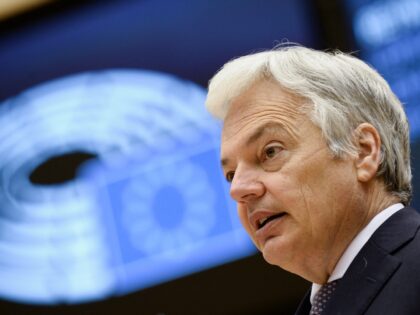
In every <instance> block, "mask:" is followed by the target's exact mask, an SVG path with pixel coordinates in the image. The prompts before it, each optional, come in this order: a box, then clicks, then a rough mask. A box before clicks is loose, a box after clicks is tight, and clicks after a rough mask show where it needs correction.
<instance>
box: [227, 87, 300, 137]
mask: <svg viewBox="0 0 420 315" xmlns="http://www.w3.org/2000/svg"><path fill="white" fill-rule="evenodd" d="M307 112H308V101H307V100H306V99H304V98H303V97H300V96H297V95H294V94H291V93H290V92H288V91H286V90H284V89H283V88H281V87H280V86H279V85H278V84H277V83H275V82H273V81H272V80H267V81H260V82H257V83H256V84H254V85H253V86H251V87H250V89H248V90H247V91H246V92H244V93H242V94H240V95H239V96H238V97H236V98H235V99H234V100H233V101H232V104H231V107H230V109H229V111H228V113H227V115H226V118H225V121H224V126H223V135H222V137H223V140H228V139H230V138H231V137H233V136H234V135H235V134H238V133H242V132H246V131H247V129H251V128H253V127H255V124H258V125H263V124H265V123H268V122H271V121H275V122H277V123H278V124H280V125H282V126H284V129H285V131H287V132H288V133H289V134H290V135H291V136H294V137H296V135H297V122H298V121H299V120H301V119H304V118H308V116H307Z"/></svg>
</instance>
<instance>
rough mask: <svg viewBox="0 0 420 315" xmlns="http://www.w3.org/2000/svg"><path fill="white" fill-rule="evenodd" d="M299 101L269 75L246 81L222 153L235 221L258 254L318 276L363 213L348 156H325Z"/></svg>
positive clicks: (308, 275)
mask: <svg viewBox="0 0 420 315" xmlns="http://www.w3.org/2000/svg"><path fill="white" fill-rule="evenodd" d="M303 104H304V100H303V99H302V98H299V97H297V96H294V95H292V94H290V93H288V92H286V91H285V90H283V89H282V88H281V87H280V86H279V85H278V84H276V83H275V82H273V81H270V80H265V81H261V82H258V83H256V84H254V85H252V86H251V88H249V89H248V90H246V91H245V92H244V93H243V94H241V95H239V96H238V97H237V98H235V99H234V101H233V102H232V105H231V108H230V109H229V111H228V114H227V116H226V119H225V121H224V127H223V133H222V148H221V158H222V165H223V169H224V173H225V175H226V177H227V179H228V180H229V181H231V188H230V194H231V196H232V198H233V199H235V200H236V201H237V203H238V213H239V217H240V219H241V222H242V224H243V225H244V227H245V229H246V230H247V232H248V233H249V235H250V236H251V238H252V240H253V241H254V243H255V244H256V245H257V247H258V248H259V249H260V250H261V251H262V253H263V255H264V258H265V259H266V260H267V261H268V262H269V263H272V264H275V265H278V266H280V267H282V268H284V269H286V270H289V271H291V272H294V273H297V274H299V275H301V276H303V277H304V278H306V279H308V280H312V281H317V280H320V281H323V280H325V277H326V276H327V275H326V274H324V273H328V272H331V270H332V269H333V267H334V265H335V262H336V259H337V258H338V257H340V255H341V254H342V251H343V250H344V249H345V247H346V246H347V244H348V243H349V242H350V241H351V239H352V238H353V237H354V236H355V234H356V233H357V231H358V230H359V229H360V228H361V225H362V222H363V220H364V214H363V206H362V202H361V201H360V198H359V197H358V196H359V195H360V189H361V188H360V185H359V183H358V181H357V176H356V171H355V167H354V160H353V159H352V158H350V157H349V158H348V159H345V160H338V159H336V158H334V157H333V156H332V154H331V152H330V151H329V149H328V147H327V145H326V143H325V141H324V140H323V138H322V136H321V131H320V129H319V128H318V127H316V126H315V125H314V124H313V123H312V122H311V121H310V119H309V118H308V116H307V115H306V114H305V113H304V110H303V106H302V105H303ZM330 262H334V265H332V266H330V265H329V264H330ZM313 269H316V270H313ZM318 269H320V270H321V271H319V270H318ZM318 273H320V274H318Z"/></svg>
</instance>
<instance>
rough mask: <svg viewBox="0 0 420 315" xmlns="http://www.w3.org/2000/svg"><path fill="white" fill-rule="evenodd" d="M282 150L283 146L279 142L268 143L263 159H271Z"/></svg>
mask: <svg viewBox="0 0 420 315" xmlns="http://www.w3.org/2000/svg"><path fill="white" fill-rule="evenodd" d="M282 150H283V147H282V146H280V145H278V144H272V145H268V146H266V147H265V148H264V154H263V159H264V160H270V159H272V158H274V157H275V156H276V155H277V154H279V153H280V152H281V151H282Z"/></svg>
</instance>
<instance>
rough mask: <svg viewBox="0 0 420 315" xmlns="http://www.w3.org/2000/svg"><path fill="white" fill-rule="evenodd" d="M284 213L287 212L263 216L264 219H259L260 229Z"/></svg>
mask: <svg viewBox="0 0 420 315" xmlns="http://www.w3.org/2000/svg"><path fill="white" fill-rule="evenodd" d="M284 214H285V213H284V212H282V213H279V214H275V215H272V216H270V217H266V218H263V219H261V220H259V221H258V229H261V228H262V227H264V225H266V224H267V223H268V222H270V221H272V220H274V219H277V218H280V217H282V216H283V215H284Z"/></svg>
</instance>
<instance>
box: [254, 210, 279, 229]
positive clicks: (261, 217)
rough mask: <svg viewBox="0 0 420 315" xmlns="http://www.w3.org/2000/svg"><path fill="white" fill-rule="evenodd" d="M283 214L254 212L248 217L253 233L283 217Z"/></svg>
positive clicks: (265, 211) (262, 211) (264, 211)
mask: <svg viewBox="0 0 420 315" xmlns="http://www.w3.org/2000/svg"><path fill="white" fill-rule="evenodd" d="M285 214H286V213H285V212H272V211H267V210H256V211H254V212H252V213H251V214H250V216H249V220H250V222H251V224H252V226H253V227H254V230H255V231H258V230H260V229H262V228H263V227H264V226H266V225H267V224H268V223H270V222H271V221H273V220H276V219H278V218H281V217H282V216H284V215H285Z"/></svg>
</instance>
